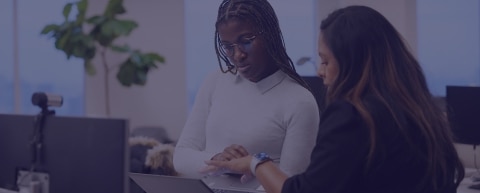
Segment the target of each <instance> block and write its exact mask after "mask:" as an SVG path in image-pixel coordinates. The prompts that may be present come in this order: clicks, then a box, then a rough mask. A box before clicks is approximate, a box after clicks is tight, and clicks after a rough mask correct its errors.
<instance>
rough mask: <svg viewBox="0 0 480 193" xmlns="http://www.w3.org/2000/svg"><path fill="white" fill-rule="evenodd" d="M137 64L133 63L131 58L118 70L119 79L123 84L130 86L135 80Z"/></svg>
mask: <svg viewBox="0 0 480 193" xmlns="http://www.w3.org/2000/svg"><path fill="white" fill-rule="evenodd" d="M135 73H136V69H135V66H134V65H133V64H132V63H131V61H130V60H127V61H125V62H124V63H123V64H122V65H121V66H120V69H119V70H118V73H117V80H118V81H119V82H120V84H122V85H123V86H126V87H130V86H132V84H133V82H134V81H135Z"/></svg>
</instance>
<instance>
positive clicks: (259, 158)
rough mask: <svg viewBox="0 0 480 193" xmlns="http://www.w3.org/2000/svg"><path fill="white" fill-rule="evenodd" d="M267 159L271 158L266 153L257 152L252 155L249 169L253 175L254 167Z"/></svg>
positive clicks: (270, 159)
mask: <svg viewBox="0 0 480 193" xmlns="http://www.w3.org/2000/svg"><path fill="white" fill-rule="evenodd" d="M267 161H272V158H270V156H268V154H267V153H257V154H254V155H253V156H252V161H251V162H250V171H251V172H252V174H253V175H254V176H255V169H257V166H259V165H260V164H262V163H265V162H267Z"/></svg>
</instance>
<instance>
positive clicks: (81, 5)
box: [77, 0, 88, 15]
mask: <svg viewBox="0 0 480 193" xmlns="http://www.w3.org/2000/svg"><path fill="white" fill-rule="evenodd" d="M87 7H88V1H87V0H81V1H79V2H77V10H78V14H83V15H85V13H86V12H87Z"/></svg>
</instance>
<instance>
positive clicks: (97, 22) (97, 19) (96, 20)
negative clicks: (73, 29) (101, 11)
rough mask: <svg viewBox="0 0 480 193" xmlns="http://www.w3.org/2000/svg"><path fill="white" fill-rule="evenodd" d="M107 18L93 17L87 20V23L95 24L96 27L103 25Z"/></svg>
mask: <svg viewBox="0 0 480 193" xmlns="http://www.w3.org/2000/svg"><path fill="white" fill-rule="evenodd" d="M106 19H107V18H105V17H104V16H98V15H97V16H93V17H90V18H88V19H87V23H90V24H95V25H100V24H101V23H103V22H104V21H105V20H106Z"/></svg>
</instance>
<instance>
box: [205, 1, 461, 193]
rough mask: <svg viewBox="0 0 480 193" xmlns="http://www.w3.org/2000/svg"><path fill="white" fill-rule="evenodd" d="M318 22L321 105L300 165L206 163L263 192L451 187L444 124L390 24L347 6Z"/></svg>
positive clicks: (372, 192) (258, 160)
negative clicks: (289, 170) (250, 180)
mask: <svg viewBox="0 0 480 193" xmlns="http://www.w3.org/2000/svg"><path fill="white" fill-rule="evenodd" d="M320 29H321V32H320V36H319V47H318V52H319V56H320V58H321V60H322V62H321V64H320V70H319V72H318V74H319V76H321V77H323V78H324V84H326V85H327V86H328V91H327V98H328V106H327V108H326V110H325V111H324V112H323V113H322V117H321V120H322V121H321V123H320V128H319V132H318V136H317V142H316V145H315V147H314V150H313V152H312V154H311V160H310V165H309V166H308V168H307V170H306V171H305V172H303V173H301V174H298V175H294V176H292V177H288V175H285V173H284V172H282V171H281V170H278V169H277V167H276V166H275V165H273V164H272V163H271V161H269V160H270V159H269V158H268V156H267V155H266V154H257V155H256V156H245V157H243V158H239V159H233V160H230V161H215V160H210V161H207V164H209V165H212V166H215V167H224V168H227V169H230V170H232V171H236V172H241V173H244V174H249V175H252V174H254V175H256V176H257V179H258V180H259V181H260V182H261V184H262V185H263V187H264V188H265V190H266V191H267V192H268V193H279V192H283V193H297V192H298V193H313V192H315V193H319V192H325V193H346V192H368V193H393V192H398V193H434V192H435V193H453V192H456V188H457V187H458V185H459V183H460V181H461V180H462V179H463V177H464V169H463V166H462V163H461V162H460V160H459V157H458V155H457V152H456V150H455V148H454V146H453V142H452V137H451V134H450V131H449V128H448V127H449V126H448V125H449V124H448V123H447V121H446V118H445V116H444V115H443V114H442V112H441V110H440V109H439V108H438V107H437V106H436V105H435V103H434V101H433V100H432V95H431V94H430V92H429V91H428V88H427V84H426V81H425V77H424V75H423V72H422V70H421V68H420V65H419V63H418V62H417V60H416V59H415V58H414V57H413V55H412V54H411V53H410V52H409V50H408V49H407V46H406V45H405V44H404V42H403V40H402V38H401V36H400V34H399V33H398V32H397V31H396V30H395V28H394V27H393V26H392V25H391V24H390V23H389V22H388V21H387V19H386V18H385V17H383V16H382V15H381V14H380V13H378V12H377V11H375V10H373V9H371V8H369V7H365V6H349V7H346V8H342V9H339V10H336V11H334V12H333V13H331V14H330V15H329V16H328V17H327V18H326V19H325V20H323V21H322V23H321V26H320ZM254 153H257V152H254Z"/></svg>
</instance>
